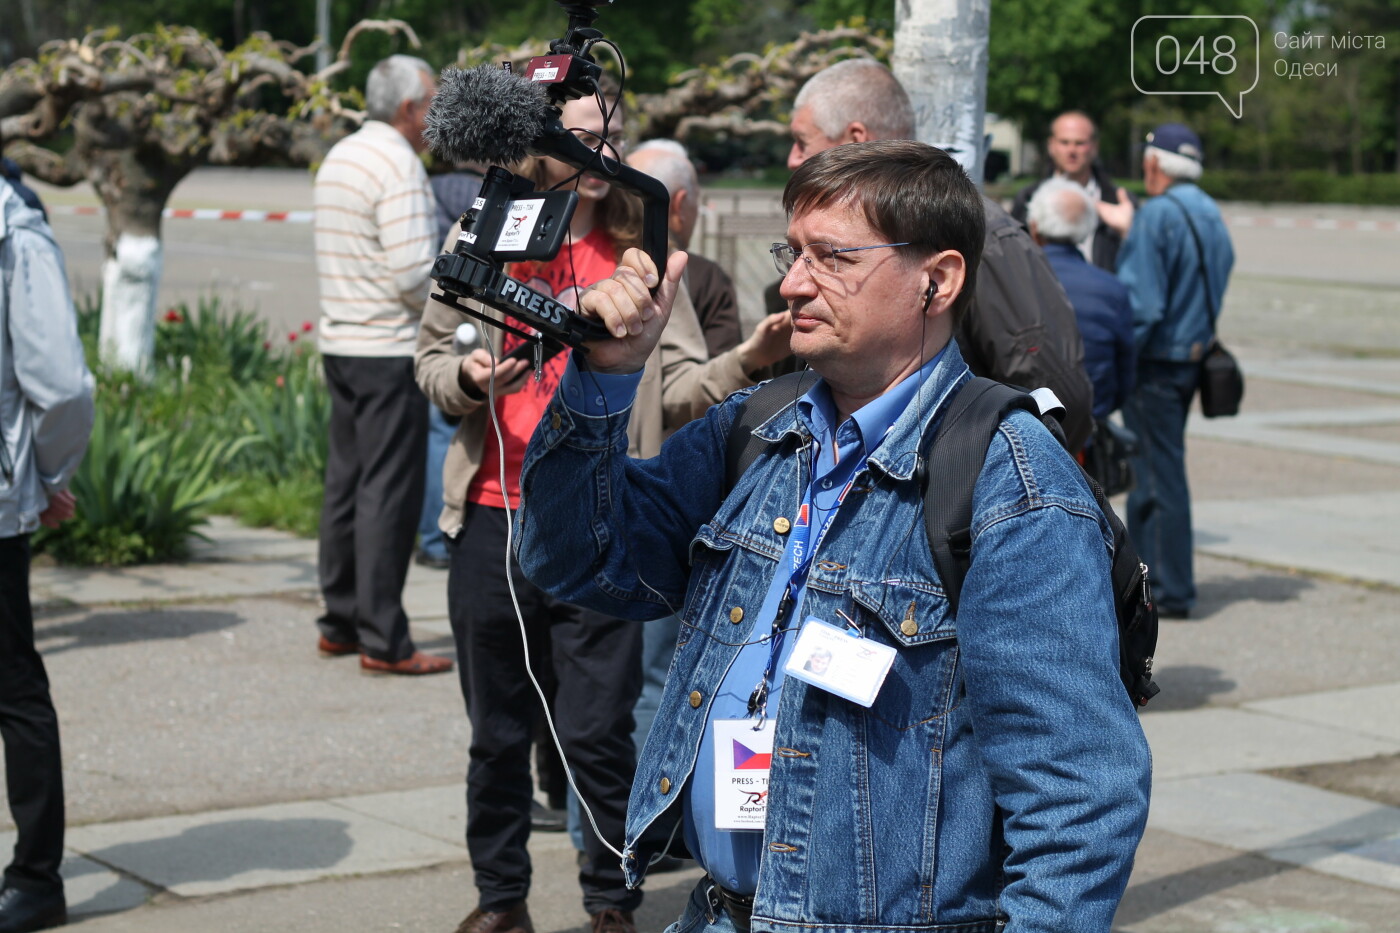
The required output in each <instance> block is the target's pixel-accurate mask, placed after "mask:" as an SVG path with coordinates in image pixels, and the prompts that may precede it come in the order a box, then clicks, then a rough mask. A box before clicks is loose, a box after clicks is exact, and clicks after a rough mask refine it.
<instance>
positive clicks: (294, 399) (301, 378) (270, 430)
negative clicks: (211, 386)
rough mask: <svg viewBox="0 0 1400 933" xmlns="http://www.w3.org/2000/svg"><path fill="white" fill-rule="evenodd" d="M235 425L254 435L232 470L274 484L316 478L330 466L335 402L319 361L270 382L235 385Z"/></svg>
mask: <svg viewBox="0 0 1400 933" xmlns="http://www.w3.org/2000/svg"><path fill="white" fill-rule="evenodd" d="M233 391H234V397H233V404H232V406H231V410H230V415H231V427H232V428H233V429H234V430H235V431H237V432H240V433H243V434H245V435H247V436H248V437H249V438H251V440H252V443H250V444H249V445H248V446H247V447H245V448H244V449H243V451H242V452H241V453H240V455H239V457H238V458H237V460H236V461H235V462H234V463H233V464H231V468H232V469H233V470H234V471H235V472H238V473H240V474H244V475H247V476H250V477H259V478H262V479H265V480H267V481H269V482H273V483H275V482H276V481H277V480H279V479H280V478H282V477H284V476H289V475H293V474H296V475H305V476H312V477H316V478H318V481H319V477H320V476H321V475H322V473H323V472H324V471H325V468H326V453H327V448H328V444H329V437H328V435H327V433H326V425H327V424H329V423H330V416H331V400H330V395H329V393H327V392H326V389H325V384H324V382H323V381H322V375H321V361H320V358H319V357H316V356H310V357H305V358H303V359H300V360H297V361H295V362H294V363H292V364H291V365H288V366H287V367H286V368H285V370H283V371H282V372H280V373H279V374H278V375H277V377H276V379H275V381H273V382H272V383H270V384H269V383H254V384H251V385H238V386H234V390H233Z"/></svg>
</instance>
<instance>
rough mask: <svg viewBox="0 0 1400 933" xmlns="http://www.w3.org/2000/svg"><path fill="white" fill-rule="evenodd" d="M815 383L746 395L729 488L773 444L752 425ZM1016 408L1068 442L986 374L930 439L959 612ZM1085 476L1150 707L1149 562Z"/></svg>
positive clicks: (931, 531)
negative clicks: (997, 442)
mask: <svg viewBox="0 0 1400 933" xmlns="http://www.w3.org/2000/svg"><path fill="white" fill-rule="evenodd" d="M814 380H815V376H814V375H813V374H812V373H810V372H808V373H791V374H789V375H787V376H780V377H779V378H777V379H774V380H772V381H771V382H768V383H765V384H764V385H762V386H760V387H759V388H758V390H757V391H755V392H754V393H753V394H752V395H750V396H749V397H748V398H747V399H745V400H744V405H743V408H741V409H740V411H739V412H738V414H736V415H735V418H734V422H733V424H731V425H730V427H729V434H728V437H727V439H726V450H725V472H726V476H725V478H726V486H725V488H726V489H733V488H734V484H735V483H736V482H738V480H739V477H740V476H742V475H743V473H744V471H745V470H747V469H748V468H749V466H750V465H751V464H752V463H753V462H754V460H756V459H757V458H758V455H759V453H760V452H761V451H763V450H764V449H766V448H767V447H768V446H769V442H767V441H764V440H761V439H759V438H757V437H755V436H754V434H753V430H754V428H756V427H758V426H759V425H760V424H763V423H764V422H765V421H767V420H768V419H769V418H771V417H773V415H775V414H777V413H778V412H780V411H782V410H783V409H784V408H785V407H787V406H788V405H791V404H793V402H794V401H795V400H796V399H797V398H798V397H799V396H801V395H802V394H803V393H804V392H805V391H806V390H807V388H808V387H809V386H810V385H811V383H812V382H813V381H814ZM1017 408H1021V409H1025V410H1026V411H1029V412H1031V413H1032V414H1034V415H1036V417H1039V418H1041V420H1042V421H1045V422H1046V427H1047V428H1049V429H1050V432H1051V433H1052V434H1054V435H1055V436H1056V438H1058V439H1059V440H1060V442H1061V443H1064V435H1063V433H1062V432H1061V431H1060V427H1059V424H1058V422H1055V420H1054V418H1053V417H1052V416H1050V415H1044V416H1042V415H1041V414H1040V408H1039V406H1038V405H1037V404H1036V402H1035V399H1033V398H1031V397H1030V396H1029V395H1027V394H1025V393H1024V392H1021V391H1019V390H1017V389H1013V388H1011V387H1010V386H1005V385H1002V384H1001V383H999V382H993V381H992V380H991V379H983V378H976V379H973V380H972V381H971V382H969V383H967V384H966V385H964V386H963V387H962V388H961V389H960V390H959V391H958V394H957V395H956V396H955V397H954V399H953V401H952V402H950V403H949V405H948V410H947V412H945V413H944V415H943V420H942V422H941V423H940V424H939V427H938V432H937V434H935V435H934V436H933V437H932V438H925V440H924V449H923V461H924V466H923V467H922V468H921V469H920V482H921V483H922V484H923V489H924V531H925V533H926V534H927V535H928V545H929V550H930V551H931V552H932V554H933V559H934V564H935V566H937V568H938V575H939V577H940V578H941V579H942V581H943V587H944V589H945V590H946V591H947V594H948V604H949V607H950V609H951V611H952V612H953V614H954V616H956V615H957V611H958V596H959V594H960V593H961V591H962V581H963V578H964V577H966V576H967V568H968V565H969V563H970V562H971V558H972V528H971V526H972V492H973V488H974V487H975V486H976V485H977V477H978V475H979V474H980V473H981V472H982V464H983V462H984V461H985V460H986V459H987V445H988V444H990V443H991V440H992V435H993V434H995V433H996V430H997V427H998V425H1000V424H1001V421H1002V419H1003V418H1005V417H1006V416H1007V415H1008V414H1010V413H1011V412H1012V411H1013V410H1014V409H1017ZM1084 475H1085V479H1086V480H1087V481H1088V483H1089V488H1090V489H1091V490H1093V493H1094V499H1095V500H1096V501H1097V502H1098V504H1099V508H1100V509H1101V510H1102V511H1103V514H1104V517H1105V518H1107V519H1108V524H1109V528H1110V530H1111V531H1112V533H1113V564H1112V569H1111V574H1112V578H1113V581H1112V585H1113V608H1114V612H1115V614H1116V615H1117V617H1118V676H1119V677H1120V678H1121V679H1122V681H1123V687H1124V689H1126V690H1127V691H1128V697H1129V699H1131V700H1132V703H1133V705H1134V706H1146V705H1147V701H1148V700H1150V699H1152V698H1153V697H1154V696H1156V695H1157V694H1158V693H1159V692H1160V690H1161V688H1160V687H1158V686H1157V684H1155V683H1154V682H1153V681H1152V655H1153V653H1154V652H1155V651H1156V650H1157V606H1156V604H1155V603H1153V601H1152V588H1151V586H1149V584H1148V578H1147V566H1146V565H1145V564H1143V563H1142V561H1141V560H1140V559H1139V557H1138V554H1137V549H1136V548H1135V547H1133V542H1132V539H1130V538H1129V537H1128V530H1127V529H1126V528H1125V527H1124V526H1123V522H1122V521H1121V520H1120V519H1119V518H1118V516H1117V514H1115V513H1114V511H1113V507H1112V506H1110V505H1109V504H1108V498H1107V496H1105V495H1104V492H1103V490H1102V489H1101V488H1100V487H1099V484H1098V483H1096V482H1095V481H1094V478H1093V477H1092V476H1089V475H1088V473H1085V474H1084ZM930 476H937V477H938V480H939V481H938V482H936V483H930V482H928V478H929V477H930Z"/></svg>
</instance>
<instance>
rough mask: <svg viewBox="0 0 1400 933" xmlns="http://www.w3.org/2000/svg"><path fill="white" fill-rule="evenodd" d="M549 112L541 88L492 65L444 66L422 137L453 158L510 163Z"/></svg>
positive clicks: (523, 152)
mask: <svg viewBox="0 0 1400 933" xmlns="http://www.w3.org/2000/svg"><path fill="white" fill-rule="evenodd" d="M552 116H553V111H552V109H551V107H550V104H549V98H548V97H547V96H546V95H545V91H544V87H543V86H541V85H539V84H534V83H532V82H530V81H526V80H525V79H524V78H522V77H520V76H519V75H517V74H512V73H511V72H508V71H505V70H503V69H501V68H499V67H497V66H495V65H478V66H477V67H476V68H471V69H468V70H466V71H463V70H461V69H459V68H445V69H443V72H442V77H441V78H440V79H439V82H438V92H437V96H436V97H434V98H433V103H432V106H431V107H429V108H428V116H427V119H426V120H425V123H426V124H427V129H426V130H425V131H424V133H423V137H424V138H425V139H426V140H427V141H428V145H429V146H431V147H432V150H433V152H434V153H436V154H437V155H439V156H442V157H443V158H445V159H447V160H448V161H451V162H483V163H490V164H495V165H507V166H508V165H513V164H515V163H516V162H519V161H520V160H521V159H523V158H525V156H526V155H527V154H528V153H529V148H530V144H531V143H532V142H533V141H534V140H535V138H536V137H537V136H539V135H540V132H541V130H543V128H544V126H545V124H546V123H547V122H548V121H549V119H550V118H551V117H552Z"/></svg>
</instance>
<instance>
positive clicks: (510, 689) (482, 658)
mask: <svg viewBox="0 0 1400 933" xmlns="http://www.w3.org/2000/svg"><path fill="white" fill-rule="evenodd" d="M464 519H465V521H464V524H463V527H462V531H461V533H460V534H459V535H457V537H456V538H455V539H451V540H449V542H448V553H449V557H450V560H451V561H452V566H451V569H450V570H449V575H448V583H447V608H448V613H449V614H450V616H451V618H452V634H453V636H454V637H455V638H456V641H457V658H458V672H459V676H460V677H461V682H462V695H463V697H464V698H465V700H466V704H467V714H468V716H469V717H470V719H471V724H472V744H471V760H470V764H469V765H468V766H467V849H468V851H469V852H470V854H471V860H472V868H473V869H474V871H475V874H476V886H477V890H478V892H479V893H480V906H481V907H482V908H484V909H487V910H491V909H500V908H503V907H505V906H507V905H510V904H512V903H514V902H516V901H520V900H523V899H524V898H525V897H526V896H527V895H528V894H529V892H530V856H529V854H528V853H527V852H526V849H525V844H526V841H527V840H528V839H529V836H530V801H531V799H532V791H531V781H530V744H531V738H532V736H533V735H534V725H535V720H536V717H537V716H539V715H540V714H541V708H540V700H539V697H538V696H537V695H536V694H535V689H534V687H533V685H532V684H531V683H530V679H529V676H528V675H527V674H526V671H525V655H524V646H523V645H522V643H521V637H520V624H519V622H518V621H517V620H516V617H515V610H514V608H513V607H512V605H511V598H510V589H509V587H508V586H507V582H506V564H505V546H506V521H507V519H506V511H505V510H504V509H495V508H489V507H486V506H479V505H469V506H467V511H466V515H465V516H464ZM511 566H512V574H513V580H514V584H515V592H516V594H517V597H518V598H519V601H520V609H521V614H522V615H523V617H524V619H525V630H526V633H527V637H528V643H529V649H530V661H531V665H532V667H533V668H534V669H535V670H537V671H540V670H543V669H544V668H546V667H550V668H552V669H553V672H554V676H555V679H556V683H557V687H556V693H555V701H554V702H555V720H554V725H555V728H556V729H557V730H558V732H559V740H560V742H561V743H562V744H563V746H564V754H565V756H566V757H567V758H568V763H569V766H570V767H571V768H572V769H573V774H574V779H575V780H576V781H577V782H578V787H579V791H580V793H582V795H583V799H584V801H585V802H587V804H588V806H589V807H590V808H591V809H592V810H593V813H594V816H595V817H596V818H597V820H598V829H599V831H600V832H602V834H603V836H604V838H606V839H607V840H608V842H610V843H611V844H612V845H614V846H616V847H618V848H619V849H620V848H621V847H622V841H623V832H624V824H625V821H626V816H627V796H628V793H629V792H630V791H631V788H632V776H633V773H634V772H635V771H636V755H635V753H634V751H633V748H632V707H633V705H634V704H635V703H636V701H637V693H638V691H639V690H640V688H641V643H642V627H641V626H640V625H638V624H636V623H633V622H623V621H620V620H618V619H613V618H611V617H608V616H604V615H601V614H600V613H597V612H592V611H590V610H587V609H580V608H579V607H577V606H571V605H569V604H567V603H562V602H560V601H559V600H557V599H554V598H553V597H551V596H549V595H548V594H546V593H545V592H544V591H542V590H540V589H539V588H538V587H536V586H534V585H533V584H531V583H530V582H529V581H528V580H526V579H525V576H524V574H522V573H521V572H520V567H519V565H518V564H516V563H515V561H514V559H512V560H511ZM584 856H585V858H584V861H583V864H582V866H581V867H580V869H579V886H580V887H581V888H582V889H583V906H584V909H585V910H587V911H588V912H589V913H597V912H598V911H600V910H604V909H606V908H609V907H616V908H619V909H621V910H634V909H636V907H637V905H639V904H640V903H641V900H642V893H641V891H629V890H627V889H626V886H625V885H624V883H623V878H622V868H621V866H620V865H619V861H620V860H619V859H618V857H617V856H616V855H614V854H613V853H612V852H610V851H608V850H607V849H606V848H605V847H604V846H603V844H602V843H601V842H600V841H599V840H598V838H597V836H595V835H594V833H593V831H592V828H591V827H589V826H587V825H585V831H584Z"/></svg>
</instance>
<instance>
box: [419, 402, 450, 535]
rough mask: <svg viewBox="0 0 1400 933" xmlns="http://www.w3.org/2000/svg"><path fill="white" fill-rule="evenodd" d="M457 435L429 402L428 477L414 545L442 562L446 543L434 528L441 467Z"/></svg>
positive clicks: (438, 510)
mask: <svg viewBox="0 0 1400 933" xmlns="http://www.w3.org/2000/svg"><path fill="white" fill-rule="evenodd" d="M456 433H457V425H456V424H454V423H452V422H449V421H448V420H447V418H446V416H445V415H443V413H442V411H441V410H440V409H439V408H438V407H437V406H436V405H434V404H433V403H432V402H429V403H428V467H427V470H428V475H427V483H426V484H425V485H424V486H423V514H422V515H421V516H419V518H418V546H419V547H420V548H422V549H423V553H424V554H426V555H428V556H429V557H432V558H436V559H441V560H446V559H447V542H446V541H444V540H443V537H442V531H441V530H440V529H439V528H438V516H439V515H440V514H442V464H443V461H445V460H446V459H447V448H448V447H450V446H452V435H454V434H456Z"/></svg>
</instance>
